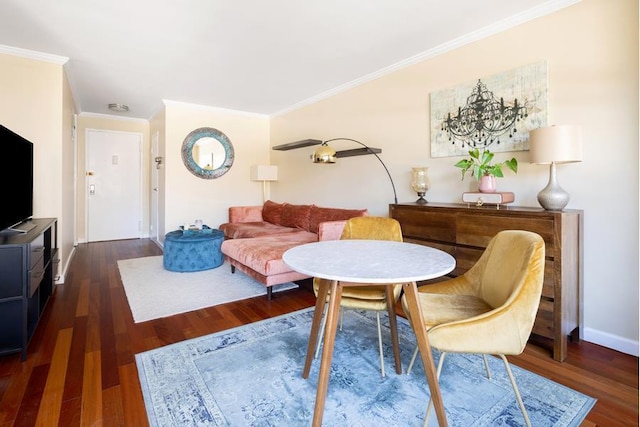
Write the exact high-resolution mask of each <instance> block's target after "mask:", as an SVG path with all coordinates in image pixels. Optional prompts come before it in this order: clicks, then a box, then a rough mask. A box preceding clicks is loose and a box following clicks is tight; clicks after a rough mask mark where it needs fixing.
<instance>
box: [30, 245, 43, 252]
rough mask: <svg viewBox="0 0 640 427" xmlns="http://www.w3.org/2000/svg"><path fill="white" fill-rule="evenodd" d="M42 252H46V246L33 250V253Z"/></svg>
mask: <svg viewBox="0 0 640 427" xmlns="http://www.w3.org/2000/svg"><path fill="white" fill-rule="evenodd" d="M42 251H44V246H40V247H38V248H33V249H32V250H31V252H42Z"/></svg>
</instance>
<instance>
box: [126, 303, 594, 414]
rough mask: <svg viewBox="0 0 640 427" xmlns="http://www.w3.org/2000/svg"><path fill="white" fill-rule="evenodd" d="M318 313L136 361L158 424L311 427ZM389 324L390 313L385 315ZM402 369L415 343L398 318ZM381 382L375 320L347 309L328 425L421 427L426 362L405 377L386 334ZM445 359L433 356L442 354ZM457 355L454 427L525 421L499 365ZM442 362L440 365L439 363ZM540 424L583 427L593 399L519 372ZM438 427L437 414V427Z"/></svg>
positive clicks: (451, 370) (450, 383)
mask: <svg viewBox="0 0 640 427" xmlns="http://www.w3.org/2000/svg"><path fill="white" fill-rule="evenodd" d="M312 315H313V310H312V309H305V310H301V311H297V312H294V313H291V314H287V315H284V316H280V317H277V318H273V319H268V320H264V321H261V322H257V323H253V324H249V325H245V326H242V327H239V328H235V329H230V330H227V331H222V332H220V333H216V334H212V335H208V336H204V337H200V338H195V339H192V340H188V341H184V342H180V343H177V344H173V345H169V346H166V347H162V348H158V349H155V350H151V351H148V352H145V353H141V354H137V355H136V362H137V365H138V372H139V375H140V383H141V385H142V391H143V394H144V399H145V405H146V408H147V414H148V417H149V422H150V424H151V425H152V426H296V427H297V426H309V425H311V419H312V416H313V408H314V402H315V396H316V386H317V378H318V371H319V365H320V360H319V359H318V360H315V361H314V363H313V368H312V369H311V374H310V375H309V379H308V380H305V379H303V378H302V375H301V373H302V368H303V364H304V358H305V355H306V349H307V341H308V338H309V329H310V326H311V320H312ZM382 317H383V319H386V316H382ZM398 320H399V322H398V323H399V325H398V332H399V335H400V346H401V350H402V362H403V369H404V370H405V371H406V368H407V366H408V363H409V359H410V357H411V354H412V352H413V350H414V348H415V337H414V334H413V331H412V330H411V328H410V326H409V325H408V323H407V322H406V321H405V320H404V319H400V318H399V319H398ZM383 341H385V345H386V347H385V362H386V366H387V368H386V370H387V377H386V378H384V379H383V378H381V376H380V364H379V355H378V345H377V331H376V325H375V314H373V313H370V312H356V311H346V312H345V315H344V325H343V330H342V331H340V330H339V331H338V333H337V338H336V344H335V351H334V357H333V363H332V366H331V377H330V380H329V392H328V394H327V401H326V405H325V411H324V418H323V425H324V426H341V427H343V426H366V427H371V426H421V425H422V423H423V419H424V415H425V410H426V406H427V403H428V400H429V391H428V387H427V385H426V379H425V375H424V371H423V369H422V363H421V362H420V361H418V362H416V364H415V365H414V368H413V370H412V371H411V374H410V375H407V374H403V375H397V374H396V373H395V368H394V367H393V351H392V348H391V344H390V343H391V338H390V335H389V331H388V328H385V330H383ZM438 356H439V354H438V352H437V351H434V357H435V358H436V361H437V358H438ZM489 362H490V367H491V371H492V379H491V380H489V379H487V377H486V374H485V370H484V364H483V363H482V358H481V356H477V355H464V354H450V355H448V356H447V360H446V361H445V364H444V368H443V371H442V375H441V378H440V384H441V390H442V399H443V402H444V406H445V408H446V412H447V419H448V421H449V425H451V426H518V425H524V419H523V417H522V413H521V412H520V409H519V407H518V404H517V402H516V399H515V396H514V393H513V389H512V388H511V384H510V382H509V378H508V377H507V374H506V372H505V370H504V365H503V363H502V361H501V360H499V359H497V358H494V357H489ZM436 363H437V362H436ZM512 369H513V373H514V375H515V377H516V381H517V383H518V386H519V388H520V392H521V393H522V398H523V400H524V402H525V405H526V407H527V410H528V412H529V417H530V418H531V422H532V424H533V425H534V426H578V425H579V424H580V422H581V421H582V420H583V419H584V418H585V416H586V415H587V413H588V412H589V411H590V410H591V408H592V407H593V405H594V404H595V399H593V398H591V397H588V396H586V395H584V394H582V393H578V392H576V391H574V390H572V389H570V388H567V387H565V386H563V385H560V384H557V383H555V382H553V381H551V380H548V379H546V378H544V377H541V376H539V375H536V374H533V373H531V372H528V371H526V370H523V369H520V368H518V367H517V366H513V365H512ZM431 424H432V425H437V422H436V417H435V414H432V416H431V420H430V425H431Z"/></svg>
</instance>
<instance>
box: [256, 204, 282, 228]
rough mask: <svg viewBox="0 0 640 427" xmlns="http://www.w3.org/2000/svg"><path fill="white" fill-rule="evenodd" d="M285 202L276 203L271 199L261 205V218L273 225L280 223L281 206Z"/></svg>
mask: <svg viewBox="0 0 640 427" xmlns="http://www.w3.org/2000/svg"><path fill="white" fill-rule="evenodd" d="M284 205H286V203H276V202H272V201H271V200H267V201H266V202H264V205H263V206H262V219H263V220H265V221H266V222H270V223H271V224H275V225H282V208H284Z"/></svg>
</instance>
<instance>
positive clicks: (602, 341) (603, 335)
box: [582, 328, 639, 357]
mask: <svg viewBox="0 0 640 427" xmlns="http://www.w3.org/2000/svg"><path fill="white" fill-rule="evenodd" d="M582 339H584V340H585V341H589V342H591V343H594V344H598V345H601V346H603V347H607V348H610V349H613V350H616V351H619V352H621V353H625V354H630V355H632V356H636V357H637V356H638V347H639V343H638V341H634V340H630V339H628V338H623V337H620V336H618V335H613V334H609V333H607V332H602V331H599V330H597V329H592V328H584V331H583V336H582Z"/></svg>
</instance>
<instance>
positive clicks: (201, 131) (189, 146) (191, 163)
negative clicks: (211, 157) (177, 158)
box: [182, 127, 234, 179]
mask: <svg viewBox="0 0 640 427" xmlns="http://www.w3.org/2000/svg"><path fill="white" fill-rule="evenodd" d="M201 138H213V139H215V140H217V141H218V142H219V143H220V144H222V147H223V148H224V153H225V158H224V162H222V164H221V165H220V166H219V167H217V168H215V169H205V168H203V167H201V166H200V165H199V164H198V163H196V161H195V159H194V158H193V155H192V152H193V146H194V145H196V143H197V142H198V141H199V140H200V139H201ZM233 158H234V151H233V144H231V141H230V140H229V138H228V137H227V135H225V134H224V133H222V132H220V131H219V130H218V129H214V128H209V127H202V128H198V129H195V130H193V131H191V132H190V133H189V135H187V137H186V138H185V139H184V141H183V142H182V162H183V163H184V165H185V166H186V167H187V169H188V170H189V172H191V173H192V174H194V175H195V176H197V177H199V178H204V179H215V178H219V177H221V176H222V175H224V174H225V173H227V172H228V171H229V169H231V166H232V165H233Z"/></svg>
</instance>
